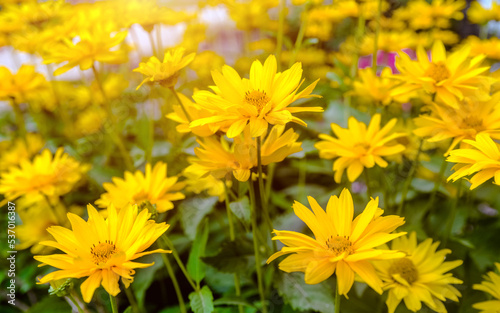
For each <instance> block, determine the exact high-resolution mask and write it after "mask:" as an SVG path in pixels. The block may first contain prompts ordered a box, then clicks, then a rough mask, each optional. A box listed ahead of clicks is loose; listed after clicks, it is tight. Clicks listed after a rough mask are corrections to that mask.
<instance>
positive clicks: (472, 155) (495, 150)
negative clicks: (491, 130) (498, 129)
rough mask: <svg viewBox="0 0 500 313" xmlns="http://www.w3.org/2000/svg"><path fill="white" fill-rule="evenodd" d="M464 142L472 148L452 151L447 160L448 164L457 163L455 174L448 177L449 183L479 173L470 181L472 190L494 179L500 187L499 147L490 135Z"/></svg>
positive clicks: (479, 136)
mask: <svg viewBox="0 0 500 313" xmlns="http://www.w3.org/2000/svg"><path fill="white" fill-rule="evenodd" d="M464 142H465V143H467V144H469V145H471V146H472V148H470V149H456V150H452V151H451V152H450V155H449V157H448V158H447V159H446V161H448V162H452V163H457V164H455V166H453V168H452V170H454V171H455V173H453V174H451V176H450V177H448V181H450V180H453V181H456V180H457V179H460V178H462V177H465V176H469V175H472V174H474V173H476V172H477V173H476V174H475V175H474V176H472V177H471V178H470V179H468V180H469V181H470V182H471V183H472V185H471V186H470V189H471V190H472V189H474V188H476V187H478V186H479V185H481V184H482V183H484V182H485V181H487V180H488V179H490V178H493V177H494V178H495V180H494V182H493V183H494V184H495V185H500V151H499V145H498V144H497V143H495V142H494V141H493V140H492V139H491V138H490V136H489V135H488V134H478V135H477V136H476V140H468V139H465V140H464Z"/></svg>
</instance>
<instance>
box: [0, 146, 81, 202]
mask: <svg viewBox="0 0 500 313" xmlns="http://www.w3.org/2000/svg"><path fill="white" fill-rule="evenodd" d="M89 169H90V166H89V165H85V164H81V163H79V162H78V161H76V160H75V159H73V158H72V157H70V156H69V155H68V154H66V153H64V150H63V148H59V149H57V151H56V153H55V155H54V156H52V153H51V152H50V150H48V149H46V150H44V151H43V152H42V153H41V154H40V155H37V156H35V158H34V159H33V161H29V160H22V161H21V162H20V165H19V166H12V167H10V168H9V170H8V171H6V172H4V173H2V175H1V179H0V193H1V194H3V195H5V198H7V199H9V200H12V199H16V198H18V197H20V196H23V195H25V196H27V197H34V196H36V195H38V194H43V195H46V196H49V197H52V196H60V195H64V194H66V193H68V192H70V191H71V189H73V187H74V186H75V184H77V183H78V182H79V181H80V180H81V179H82V177H83V174H84V173H85V172H87V171H88V170H89Z"/></svg>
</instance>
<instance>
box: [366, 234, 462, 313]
mask: <svg viewBox="0 0 500 313" xmlns="http://www.w3.org/2000/svg"><path fill="white" fill-rule="evenodd" d="M438 246H439V242H434V243H433V242H432V239H430V238H428V239H426V240H425V241H424V242H422V243H420V244H418V245H417V235H416V233H415V232H412V233H411V234H410V237H409V238H408V237H406V236H405V237H400V238H397V239H395V240H394V241H392V244H391V248H392V249H393V250H399V251H402V252H404V253H406V254H407V255H406V257H404V258H402V259H398V260H389V261H377V262H374V265H375V267H376V269H377V272H378V274H379V275H380V277H381V278H382V280H383V281H384V287H383V288H384V290H389V297H388V298H387V301H386V304H387V307H388V308H389V313H394V311H395V310H396V308H397V307H398V305H399V303H400V302H401V300H403V301H404V303H405V305H406V307H407V308H408V309H409V310H410V311H413V312H417V311H420V309H422V302H424V303H425V304H426V305H427V306H428V307H429V308H431V309H432V310H434V311H436V312H446V308H445V306H444V304H443V302H442V301H446V299H451V300H453V301H458V297H460V292H459V291H458V290H457V289H456V288H455V287H453V286H451V284H461V283H462V281H461V280H460V279H457V278H455V277H453V274H451V273H446V272H448V271H450V270H452V269H454V268H455V267H457V266H460V265H461V264H462V261H461V260H456V261H450V262H445V261H444V260H445V259H446V255H447V254H449V253H451V251H450V250H449V249H443V250H439V251H436V249H437V247H438Z"/></svg>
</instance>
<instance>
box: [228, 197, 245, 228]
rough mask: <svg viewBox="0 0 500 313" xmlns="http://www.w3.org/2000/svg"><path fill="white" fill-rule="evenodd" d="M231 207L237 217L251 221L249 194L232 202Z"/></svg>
mask: <svg viewBox="0 0 500 313" xmlns="http://www.w3.org/2000/svg"><path fill="white" fill-rule="evenodd" d="M229 207H230V208H231V211H232V212H233V214H234V215H236V217H238V218H239V219H240V220H242V221H243V222H245V223H250V202H249V201H248V197H247V196H245V197H243V198H241V199H239V200H238V201H236V202H231V203H230V204H229Z"/></svg>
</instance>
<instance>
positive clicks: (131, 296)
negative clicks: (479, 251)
mask: <svg viewBox="0 0 500 313" xmlns="http://www.w3.org/2000/svg"><path fill="white" fill-rule="evenodd" d="M125 294H126V295H127V299H128V302H129V303H130V306H131V307H132V312H134V313H142V309H141V308H139V305H138V304H137V301H136V300H135V295H134V293H133V292H132V288H130V287H129V288H125Z"/></svg>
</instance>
